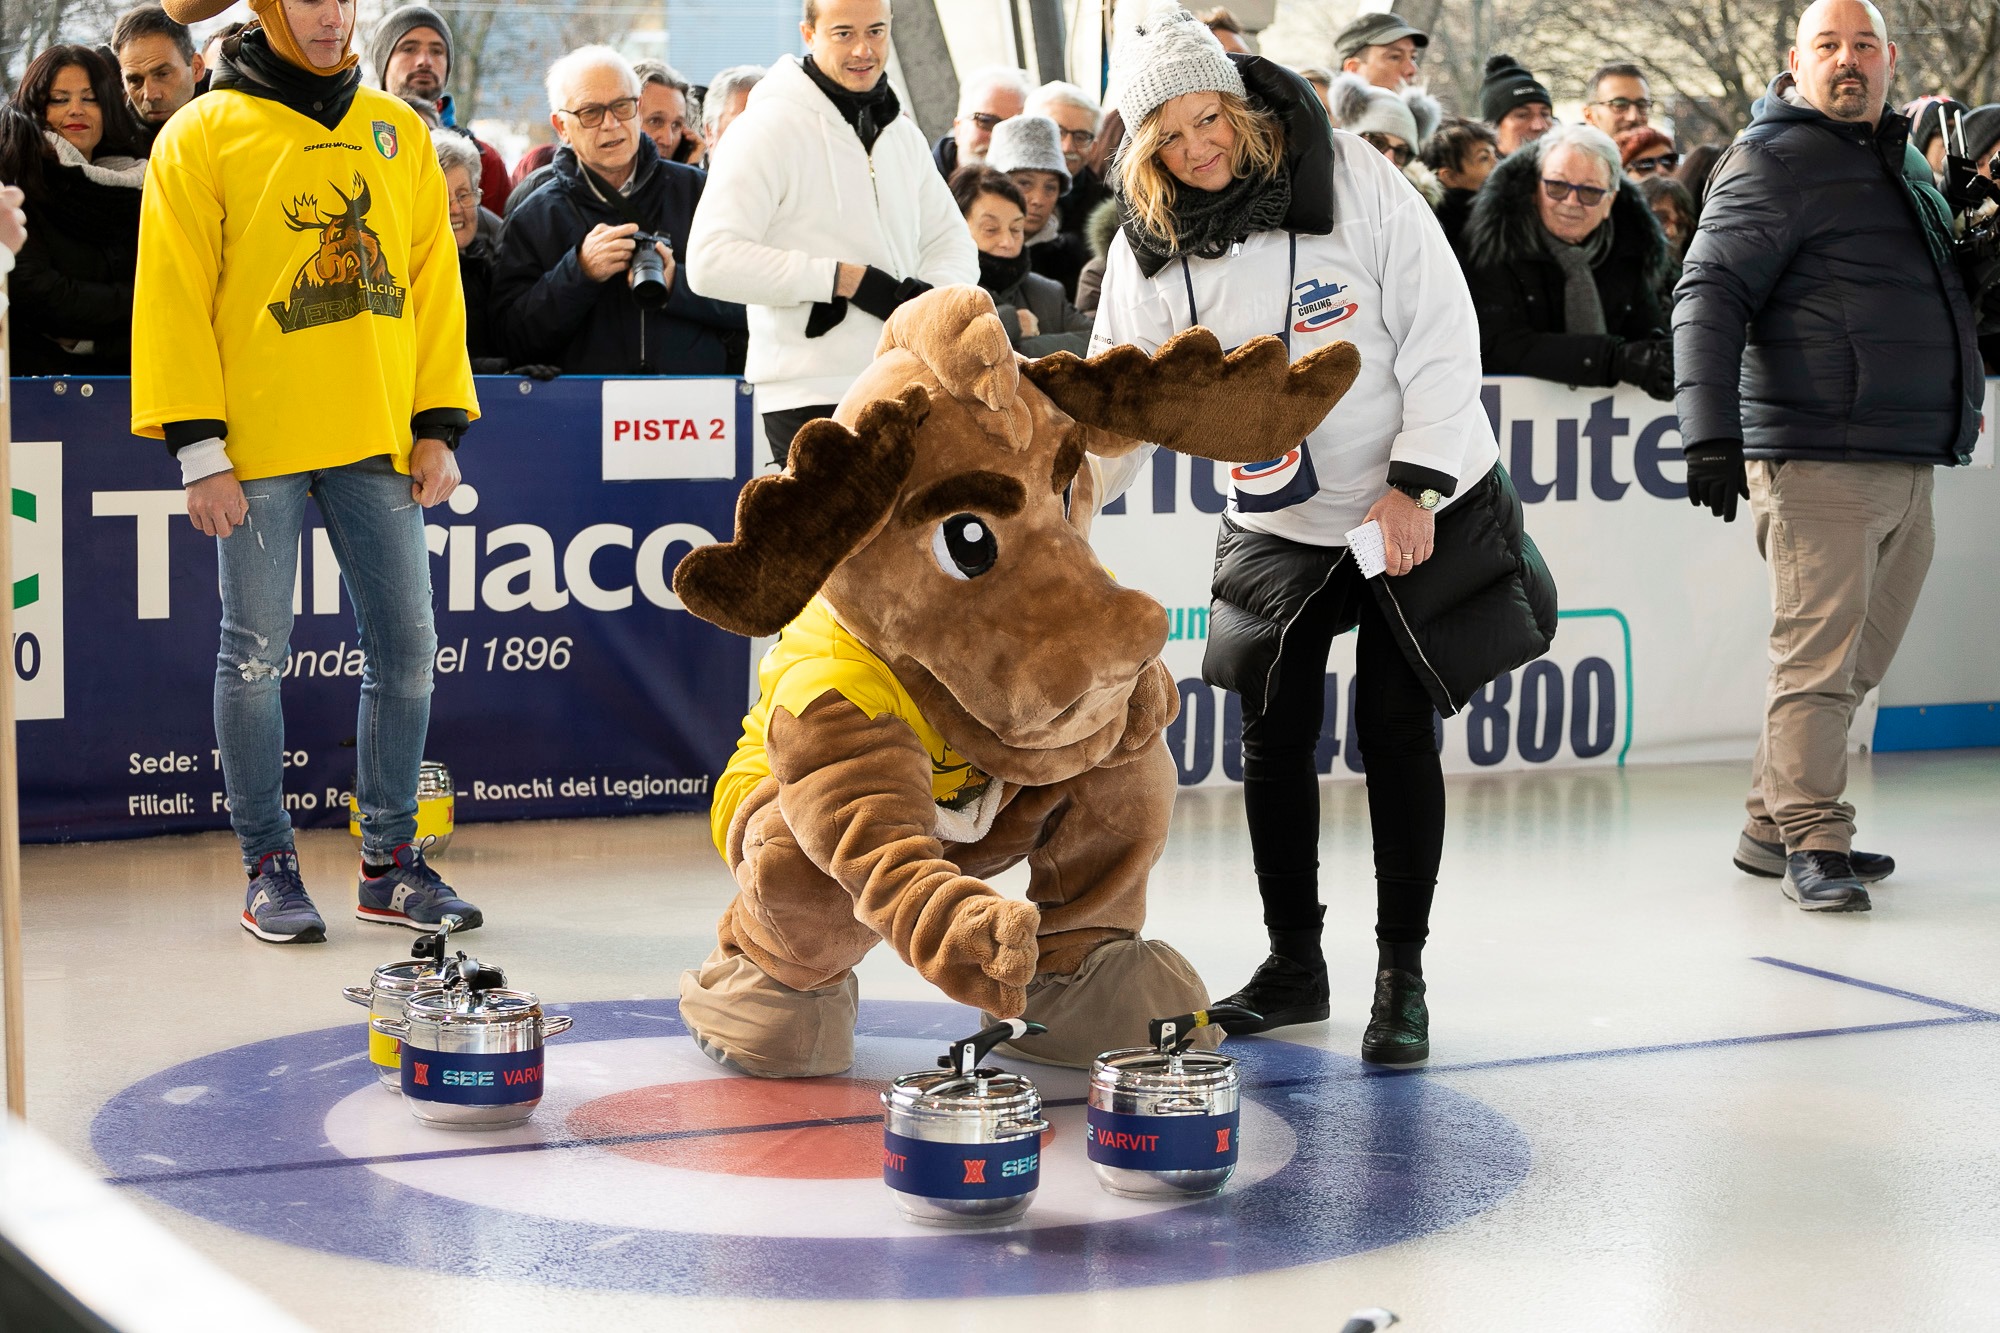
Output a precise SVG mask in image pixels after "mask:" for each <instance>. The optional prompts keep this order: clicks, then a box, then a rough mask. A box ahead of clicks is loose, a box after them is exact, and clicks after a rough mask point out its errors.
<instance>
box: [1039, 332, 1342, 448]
mask: <svg viewBox="0 0 2000 1333" xmlns="http://www.w3.org/2000/svg"><path fill="white" fill-rule="evenodd" d="M1288 361H1289V354H1288V353H1287V352H1286V350H1285V345H1284V343H1282V342H1280V341H1279V340H1278V339H1277V338H1274V337H1270V336H1268V335H1267V336H1264V337H1261V338H1252V339H1251V340H1250V341H1249V342H1246V343H1244V344H1243V345H1242V346H1241V347H1239V348H1237V349H1236V350H1235V351H1233V352H1231V353H1229V354H1228V355H1227V356H1225V355H1223V352H1222V345H1221V344H1220V343H1218V342H1217V341H1216V338H1215V335H1214V334H1213V333H1210V332H1209V331H1208V330H1207V329H1205V328H1199V327H1197V328H1192V329H1188V330H1187V331H1186V332H1183V333H1177V334H1175V335H1174V336H1173V337H1172V338H1170V339H1168V340H1167V342H1166V345H1165V346H1163V347H1161V348H1160V350H1159V351H1158V352H1156V353H1154V354H1153V355H1152V356H1147V355H1146V354H1145V353H1144V352H1142V351H1140V350H1139V349H1138V348H1137V347H1133V346H1130V345H1126V346H1121V347H1114V348H1112V349H1111V350H1110V351H1108V352H1101V353H1099V354H1098V355H1096V356H1094V357H1092V358H1090V360H1088V361H1085V360H1082V359H1080V358H1079V357H1077V356H1076V355H1075V354H1074V353H1071V352H1057V353H1055V354H1054V355H1053V356H1045V357H1042V358H1041V359H1040V360H1038V361H1029V362H1027V363H1025V364H1024V365H1023V366H1022V367H1021V373H1022V375H1024V376H1026V377H1027V378H1028V379H1029V380H1032V381H1033V382H1034V383H1035V385H1036V386H1037V387H1039V388H1040V389H1041V391H1042V392H1043V393H1045V394H1047V395H1048V396H1049V398H1050V399H1051V400H1052V401H1054V403H1055V405H1056V406H1057V407H1060V408H1061V409H1062V410H1063V411H1064V412H1066V413H1068V414H1069V415H1070V416H1072V417H1074V418H1075V419H1076V420H1077V421H1078V422H1080V423H1081V424H1083V425H1085V426H1088V427H1093V428H1094V429H1093V430H1092V431H1091V438H1090V439H1089V440H1088V446H1087V447H1088V448H1089V449H1090V451H1091V452H1092V453H1095V454H1100V455H1115V454H1121V453H1125V452H1127V451H1129V450H1131V449H1133V448H1136V447H1137V446H1138V444H1139V442H1141V441H1146V440H1150V441H1152V442H1153V443H1155V444H1159V445H1163V446H1165V447H1166V448H1168V449H1172V450H1173V451H1174V452H1175V453H1181V454H1192V455H1193V456H1195V457H1197V458H1212V459H1215V460H1216V461H1217V462H1222V463H1259V462H1263V461H1264V460H1266V459H1270V458H1277V457H1279V456H1280V455H1282V454H1283V453H1284V452H1285V451H1286V450H1287V449H1290V448H1291V447H1292V446H1293V445H1296V444H1297V443H1298V442H1299V441H1300V440H1303V439H1304V438H1305V437H1306V436H1307V435H1309V434H1311V433H1312V432H1313V430H1314V429H1315V428H1316V427H1317V426H1318V425H1319V423H1320V422H1321V421H1323V420H1324V419H1325V418H1326V414H1327V413H1328V412H1330V411H1332V410H1333V407H1334V404H1336V403H1338V402H1339V401H1340V400H1341V398H1342V397H1343V396H1344V395H1345V394H1346V393H1347V391H1348V389H1349V388H1351V387H1353V384H1354V379H1355V376H1357V375H1359V374H1360V373H1361V353H1359V352H1357V351H1355V350H1354V344H1352V343H1344V342H1342V343H1333V344H1332V345H1330V346H1327V347H1322V348H1320V349H1319V350H1318V351H1315V352H1312V353H1309V354H1308V355H1306V356H1303V357H1301V358H1300V359H1299V361H1298V362H1297V364H1295V365H1294V364H1288ZM1107 436H1109V437H1113V438H1106V437H1107Z"/></svg>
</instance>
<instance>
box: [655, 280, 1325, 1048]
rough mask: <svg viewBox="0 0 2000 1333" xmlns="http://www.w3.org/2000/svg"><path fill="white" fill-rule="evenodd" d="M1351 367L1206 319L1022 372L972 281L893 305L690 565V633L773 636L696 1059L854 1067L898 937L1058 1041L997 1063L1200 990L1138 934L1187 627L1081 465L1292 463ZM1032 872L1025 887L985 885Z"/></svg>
mask: <svg viewBox="0 0 2000 1333" xmlns="http://www.w3.org/2000/svg"><path fill="white" fill-rule="evenodd" d="M1359 368H1360V358H1359V356H1358V355H1357V354H1356V352H1355V351H1354V349H1353V347H1351V346H1350V345H1348V344H1346V343H1338V344H1334V345H1332V346H1328V347H1325V348H1322V349H1320V350H1319V351H1317V352H1315V353H1313V354H1312V355H1311V356H1308V357H1306V358H1304V359H1302V360H1301V361H1300V362H1299V363H1298V364H1297V365H1294V366H1288V365H1287V357H1286V352H1285V349H1284V347H1283V346H1282V345H1281V344H1280V343H1279V341H1278V339H1276V338H1259V339H1255V340H1253V341H1252V342H1250V343H1247V344H1245V345H1244V346H1243V347H1241V348H1239V349H1237V350H1236V351H1234V352H1232V353H1230V354H1229V355H1227V356H1224V355H1223V353H1222V351H1221V349H1220V347H1219V346H1218V345H1217V343H1216V340H1215V338H1214V336H1213V335H1211V334H1210V333H1209V332H1208V331H1207V330H1205V329H1200V328H1196V329H1190V330H1189V331H1187V332H1186V333H1183V334H1181V335H1179V336H1178V337H1176V338H1174V339H1173V340H1172V341H1170V342H1168V343H1167V344H1166V345H1165V346H1164V347H1162V348H1161V349H1160V350H1159V352H1158V353H1157V354H1155V355H1154V356H1151V357H1148V356H1147V355H1146V354H1145V353H1143V352H1141V351H1139V349H1137V348H1134V347H1121V348H1114V349H1113V350H1111V351H1109V352H1106V353H1104V354H1102V355H1100V356H1098V357H1096V358H1093V359H1092V360H1089V361H1082V360H1079V359H1078V358H1076V357H1075V356H1073V355H1071V354H1069V353H1066V352H1065V353H1058V354H1056V355H1055V356H1051V357H1047V358H1044V359H1042V360H1039V361H1022V360H1019V359H1018V358H1017V357H1016V356H1015V354H1014V352H1013V350H1012V349H1011V348H1010V347H1009V345H1008V341H1007V333H1006V329H1005V328H1004V327H1003V326H1002V324H1001V322H1000V319H999V317H998V316H997V315H996V314H995V312H994V309H993V303H992V301H991V299H990V298H989V297H988V296H987V295H986V294H985V293H984V292H983V291H981V290H980V289H978V288H976V287H946V288H939V289H937V290H935V291H932V292H929V293H927V294H925V295H923V296H922V297H919V298H918V299H917V300H914V301H911V302H909V303H907V304H905V305H903V306H901V307H900V308H899V309H898V310H897V311H896V313H895V314H894V315H893V316H892V317H891V318H890V320H889V321H888V324H887V326H886V327H885V328H884V330H883V334H882V341H881V344H880V346H879V347H878V348H877V349H876V359H875V361H874V362H873V363H872V364H871V365H870V367H869V368H868V369H867V370H866V371H864V372H863V373H862V375H861V377H860V378H859V379H858V380H857V381H856V382H855V384H854V386H853V387H852V388H851V389H850V390H849V391H848V393H847V396H846V398H845V399H843V400H842V402H841V404H840V406H839V407H838V409H837V410H836V411H835V413H834V416H833V419H832V420H821V421H815V422H812V423H810V424H808V425H807V426H806V427H805V428H804V430H802V431H801V432H800V434H799V435H798V437H797V439H796V440H795V441H794V442H793V444H792V452H791V465H790V467H789V468H788V469H787V470H786V471H785V472H783V473H781V474H779V475H776V476H771V477H763V478H759V479H757V480H755V481H752V482H751V483H750V484H749V485H748V486H746V487H745V488H744V490H743V494H742V496H741V497H740V498H739V499H738V501H737V507H736V537H735V540H734V541H731V542H726V543H722V544H719V545H714V546H707V547H703V548H700V549H698V550H696V551H693V552H691V553H690V554H689V555H688V556H687V558H686V559H684V560H683V561H682V562H681V564H680V567H679V569H678V570H677V571H676V572H675V575H674V589H675V591H676V592H677V593H678V594H679V595H680V597H681V600H682V601H683V602H684V603H685V604H686V606H687V608H688V609H689V610H690V611H692V612H694V613H695V614H696V615H699V616H701V617H702V618H703V619H706V620H709V621H712V622H714V623H715V624H717V625H720V626H722V627H723V628H725V629H729V630H732V631H734V632H736V633H739V634H745V635H768V634H778V633H780V631H782V633H781V634H780V637H779V640H778V642H777V644H776V645H775V646H774V647H773V648H772V649H771V651H770V652H769V653H768V654H767V655H766V656H765V658H764V661H763V664H762V666H761V668H760V672H759V676H760V682H761V686H762V692H761V697H760V698H759V699H758V701H757V704H756V706H755V708H754V709H753V710H752V711H751V713H750V715H749V716H748V717H747V718H746V719H745V724H744V734H743V738H742V740H741V741H740V742H739V743H738V746H737V750H736V754H735V756H734V758H732V759H731V761H730V763H729V765H728V767H727V769H726V770H725V771H724V773H723V775H722V777H721V779H720V780H719V781H718V782H717V784H716V798H715V808H714V811H713V814H712V817H711V819H712V827H713V832H714V836H715V842H716V846H717V847H718V849H720V851H721V852H722V855H723V858H724V859H725V860H726V861H727V862H728V864H729V867H730V869H731V871H732V872H733V873H734V875H735V877H736V883H737V888H738V892H737V894H736V897H735V899H734V900H733V901H732V902H731V903H730V904H729V907H728V909H727V910H726V911H725V912H724V913H723V916H722V921H721V925H720V929H719V935H720V941H719V943H718V944H717V946H716V948H715V951H714V952H713V953H712V954H710V955H709V957H708V959H707V961H706V962H704V963H703V964H702V966H701V968H700V969H699V970H697V971H693V972H689V973H687V974H686V975H685V976H684V977H683V979H682V982H681V1017H682V1018H683V1020H685V1021H686V1023H687V1024H688V1026H689V1028H690V1029H691V1031H692V1032H693V1033H694V1036H695V1040H696V1041H697V1042H698V1043H699V1044H700V1045H701V1048H702V1049H703V1050H704V1051H706V1052H707V1053H708V1054H709V1055H710V1056H712V1057H713V1058H715V1059H716V1060H718V1061H720V1062H721V1063H723V1064H725V1065H727V1066H729V1067H731V1068H735V1069H738V1070H741V1071H743V1072H746V1073H751V1074H757V1075H762V1076H766V1077H772V1078H786V1077H804V1076H810V1075H820V1074H833V1073H838V1072H840V1071H841V1070H844V1069H846V1068H848V1067H849V1065H850V1064H851V1063H852V1060H853V1053H854V1020H855V1009H856V1001H857V995H858V987H857V985H856V983H855V978H854V970H853V969H854V967H855V965H856V964H857V963H859V962H860V961H861V959H862V957H863V956H864V955H865V954H866V953H867V952H868V951H869V950H870V949H871V948H873V947H874V946H875V944H876V942H877V941H878V940H886V941H888V943H889V944H890V946H891V947H892V948H894V949H895V951H896V953H897V954H898V955H899V956H900V957H901V958H902V959H903V960H904V961H905V962H907V963H909V964H910V965H911V966H913V967H915V968H916V969H917V971H918V972H919V973H921V974H922V975H923V976H924V977H925V978H926V979H927V980H929V981H930V982H932V983H933V984H934V985H936V986H937V987H938V988H939V989H941V990H943V991H944V992H945V994H947V995H949V996H950V997H951V998H952V999H954V1000H958V1001H960V1002H962V1003H964V1004H969V1005H974V1006H977V1007H978V1008H980V1009H982V1010H984V1011H985V1012H986V1014H987V1015H989V1016H990V1017H991V1018H1013V1017H1025V1018H1029V1019H1032V1020H1034V1021H1036V1022H1038V1023H1042V1024H1044V1025H1046V1026H1047V1028H1048V1031H1047V1033H1046V1034H1043V1035H1038V1036H1029V1037H1023V1038H1018V1039H1016V1040H1015V1042H1014V1043H1012V1045H1011V1047H1010V1049H1012V1050H1013V1051H1014V1052H1015V1053H1016V1054H1018V1055H1021V1056H1024V1057H1026V1058H1029V1059H1033V1060H1039V1061H1043V1062H1047V1063H1053V1064H1064V1065H1088V1063H1089V1062H1090V1060H1091V1059H1092V1058H1093V1057H1094V1056H1096V1055H1098V1054H1099V1053H1101V1052H1102V1051H1105V1050H1108V1049H1110V1048H1112V1047H1116V1046H1132V1045H1138V1044H1141V1043H1142V1042H1143V1041H1144V1039H1145V1030H1146V1023H1147V1020H1149V1019H1151V1018H1154V1017H1157V1016H1159V1015H1162V1014H1171V1013H1180V1012H1184V1011H1188V1010H1193V1009H1200V1008H1203V1007H1204V1006H1206V1004H1207V1003H1208V992H1207V990H1206V988H1205V987H1204V986H1203V985H1202V982H1201V979H1200V978H1199V977H1198V976H1196V975H1195V972H1194V969H1193V968H1191V967H1190V966H1189V965H1188V963H1187V961H1186V960H1185V959H1183V958H1182V957H1181V955H1180V954H1179V953H1177V952H1176V951H1175V950H1174V949H1173V948H1172V947H1170V946H1169V945H1167V944H1165V943H1163V942H1161V941H1158V940H1146V939H1141V938H1140V937H1139V929H1140V927H1141V926H1142V925H1143V924H1144V922H1145V917H1146V881H1147V876H1148V874H1149V873H1150V871H1151V869H1152V866H1153V863H1154V862H1155V861H1157V860H1158V859H1159V856H1160V852H1161V850H1162V848H1163V847H1164V846H1165V845H1166V837H1167V824H1168V820H1169V818H1170V817H1171V815H1172V813H1173V806H1174V794H1175V787H1176V780H1175V770H1174V764H1173V760H1172V758H1171V757H1170V755H1169V754H1168V752H1167V748H1166V743H1165V741H1164V740H1163V739H1162V737H1161V734H1160V733H1161V730H1162V729H1163V728H1164V727H1165V726H1166V725H1167V724H1168V723H1170V722H1171V721H1173V719H1174V716H1175V714H1176V712H1177V711H1178V708H1179V702H1180V696H1179V692H1178V690H1177V689H1176V687H1175V684H1174V681H1173V678H1172V677H1171V676H1170V675H1169V674H1168V672H1167V670H1166V668H1165V667H1164V666H1163V665H1162V664H1161V662H1160V658H1159V654H1160V649H1161V648H1162V647H1163V646H1164V645H1165V643H1166V639H1167V618H1166V612H1165V611H1164V610H1163V609H1162V608H1161V607H1160V605H1159V604H1158V603H1157V602H1155V601H1154V600H1153V599H1152V598H1150V597H1148V596H1146V595H1145V594H1144V593H1141V592H1137V591H1135V590H1133V589H1130V588H1122V587H1120V586H1119V585H1118V584H1117V583H1116V582H1115V581H1114V580H1113V579H1112V577H1111V576H1110V575H1109V574H1108V573H1106V572H1105V570H1104V568H1103V567H1102V566H1101V565H1100V564H1099V563H1098V561H1097V558H1096V556H1095V554H1094V553H1093V552H1092V550H1091V548H1090V545H1089V542H1088V540H1087V537H1088V533H1089V529H1090V523H1091V519H1092V517H1093V516H1094V515H1095V512H1096V504H1097V499H1098V496H1097V484H1098V483H1097V481H1096V478H1097V476H1098V475H1099V471H1098V467H1097V465H1096V463H1095V462H1094V461H1092V458H1091V456H1095V458H1098V459H1103V458H1111V457H1115V456H1117V455H1120V454H1124V453H1128V452H1130V451H1132V450H1134V449H1136V448H1137V447H1138V446H1139V444H1140V443H1141V442H1142V441H1146V440H1151V441H1155V442H1157V443H1159V444H1161V445H1162V446H1164V447H1167V448H1170V449H1174V450H1177V451H1180V452H1183V453H1188V454H1193V455H1197V456H1200V457H1204V458H1212V459H1216V460H1219V461H1223V462H1230V463H1252V462H1260V461H1263V460H1266V459H1270V458H1274V457H1277V456H1280V455H1282V454H1283V453H1284V452H1285V451H1286V450H1287V449H1290V448H1292V447H1293V446H1294V445H1296V444H1297V443H1298V442H1299V441H1300V440H1301V439H1303V438H1304V437H1305V436H1306V434H1307V433H1308V432H1309V431H1311V430H1312V429H1313V428H1314V427H1315V426H1317V425H1318V424H1319V422H1320V421H1321V419H1322V418H1324V417H1325V416H1326V414H1327V412H1328V410H1329V409H1331V408H1332V407H1333V405H1334V404H1335V403H1337V402H1338V401H1339V399H1340V397H1341V395H1342V394H1343V393H1345V392H1346V391H1347V388H1348V386H1349V385H1351V384H1352V383H1353V381H1354V377H1355V375H1356V373H1357V372H1358V371H1359ZM1022 860H1026V861H1027V862H1028V865H1029V868H1030V883H1029V888H1028V896H1027V901H1025V902H1023V901H1020V900H1018V899H1012V898H1007V897H1004V896H1002V895H1001V894H999V893H997V892H996V891H994V890H993V889H992V888H991V887H989V886H988V885H987V884H986V883H985V882H984V878H983V877H984V876H988V875H992V874H996V873H998V872H999V871H1001V870H1004V869H1006V868H1008V867H1009V866H1012V865H1015V864H1017V863H1018V862H1020V861H1022ZM1203 1031H1204V1032H1205V1033H1206V1032H1213V1031H1215V1030H1214V1029H1212V1028H1209V1029H1204V1030H1203Z"/></svg>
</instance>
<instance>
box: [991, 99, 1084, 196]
mask: <svg viewBox="0 0 2000 1333" xmlns="http://www.w3.org/2000/svg"><path fill="white" fill-rule="evenodd" d="M986 165H987V166H989V167H992V168H993V169H994V170H995V171H1053V172H1055V173H1056V175H1058V176H1061V177H1062V183H1063V191H1064V193H1068V191H1069V187H1070V179H1069V164H1068V163H1067V162H1065V161H1063V151H1062V127H1061V126H1060V125H1057V124H1056V123H1055V122H1054V121H1053V120H1050V119H1049V118H1048V117H1047V116H1010V117H1009V118H1007V119H1006V120H1003V121H1001V122H1000V123H999V124H998V125H995V126H994V127H993V142H992V144H991V145H990V146H989V147H988V148H987V150H986Z"/></svg>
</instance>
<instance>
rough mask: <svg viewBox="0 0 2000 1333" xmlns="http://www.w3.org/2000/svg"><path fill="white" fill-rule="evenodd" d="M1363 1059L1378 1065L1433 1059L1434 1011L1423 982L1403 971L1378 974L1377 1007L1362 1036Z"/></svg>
mask: <svg viewBox="0 0 2000 1333" xmlns="http://www.w3.org/2000/svg"><path fill="white" fill-rule="evenodd" d="M1361 1058H1362V1059H1364V1060H1366V1061H1368V1062H1369V1063H1370V1064H1377V1065H1416V1064H1422V1063H1423V1062H1424V1061H1426V1060H1428V1059H1430V1058H1431V1011H1430V1010H1429V1009H1428V1008H1427V1007H1425V1005H1424V979H1423V978H1422V977H1420V976H1418V975H1417V974H1416V973H1414V972H1405V971H1403V970H1402V969H1401V968H1395V967H1385V968H1383V969H1382V970H1381V971H1380V972H1377V973H1376V974H1375V1007H1374V1008H1373V1009H1372V1010H1370V1011H1369V1014H1368V1027H1367V1028H1366V1029H1365V1030H1364V1031H1363V1032H1362V1034H1361Z"/></svg>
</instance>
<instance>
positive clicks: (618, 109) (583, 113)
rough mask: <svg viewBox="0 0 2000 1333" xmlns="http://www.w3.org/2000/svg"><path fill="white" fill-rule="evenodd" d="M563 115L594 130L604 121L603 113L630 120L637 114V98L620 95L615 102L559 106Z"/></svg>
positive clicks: (614, 117)
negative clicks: (574, 118) (572, 117)
mask: <svg viewBox="0 0 2000 1333" xmlns="http://www.w3.org/2000/svg"><path fill="white" fill-rule="evenodd" d="M557 109H558V110H560V111H561V112H562V113H563V114H564V115H565V116H575V117H576V123H577V124H579V125H581V126H583V127H584V128H585V129H587V130H594V129H596V128H597V127H598V126H599V125H602V124H603V123H604V113H605V112H607V111H608V112H610V113H611V115H612V117H613V119H616V120H630V119H632V117H634V116H636V115H638V114H639V99H638V98H636V97H621V98H619V99H618V100H617V101H615V102H592V103H591V104H590V105H589V106H576V107H570V106H566V107H559V108H557Z"/></svg>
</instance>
